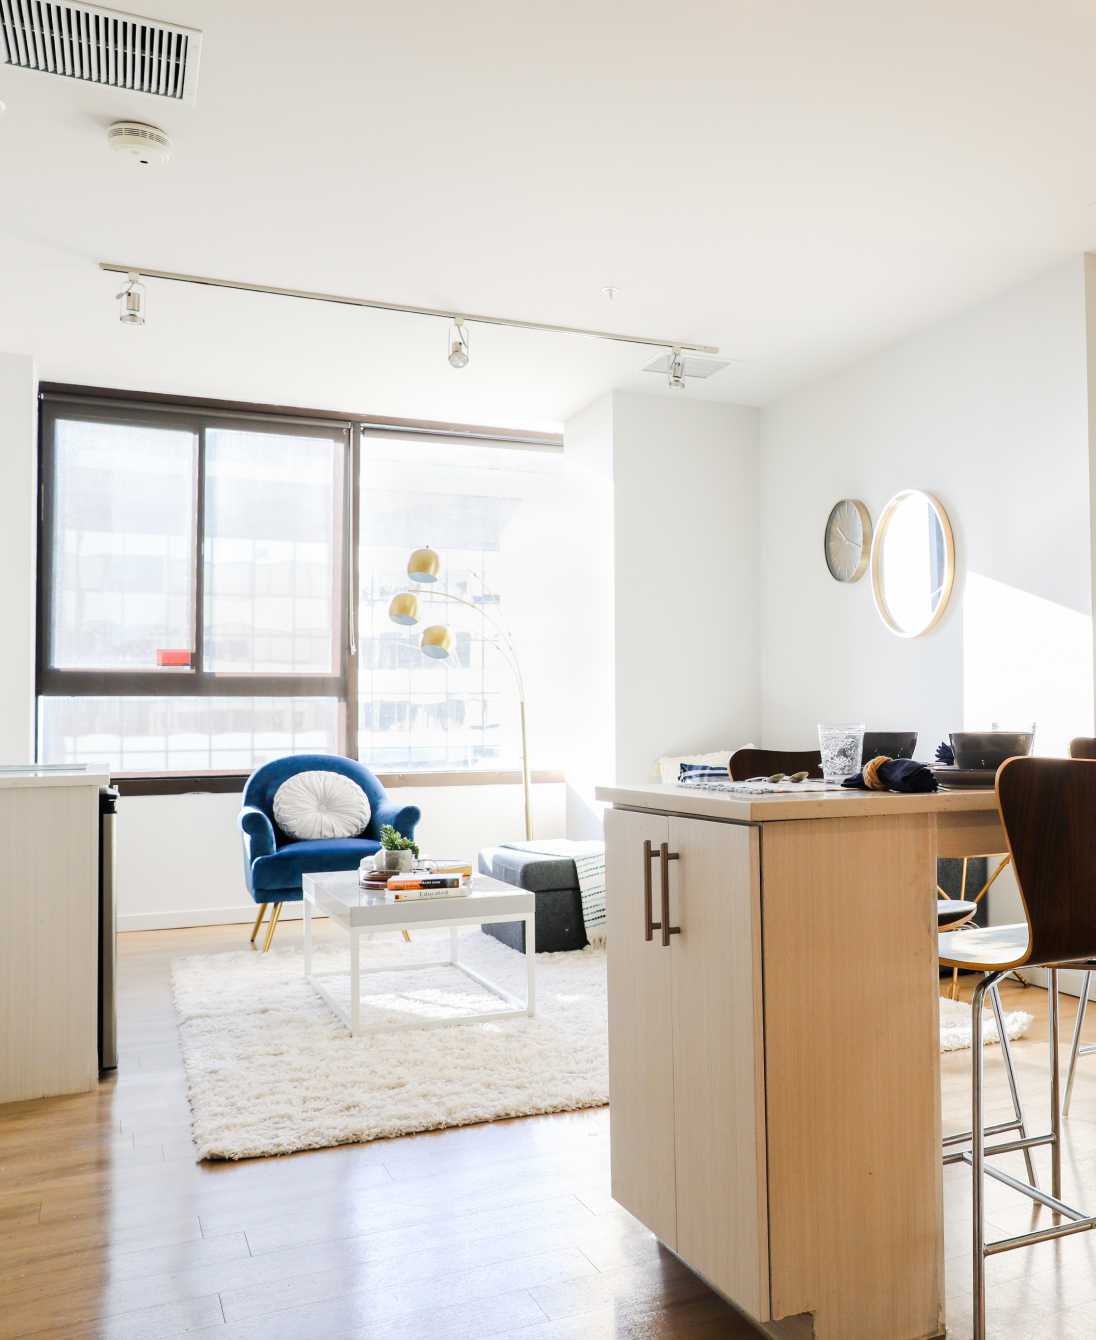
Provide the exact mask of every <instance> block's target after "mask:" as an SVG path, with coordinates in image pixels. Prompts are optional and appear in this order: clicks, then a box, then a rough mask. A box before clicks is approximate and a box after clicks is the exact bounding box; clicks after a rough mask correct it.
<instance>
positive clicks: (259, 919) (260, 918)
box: [251, 903, 270, 944]
mask: <svg viewBox="0 0 1096 1340" xmlns="http://www.w3.org/2000/svg"><path fill="white" fill-rule="evenodd" d="M269 906H270V904H269V903H260V904H259V915H258V916H257V917H256V918H255V925H254V926H252V928H251V943H252V944H254V943H255V939H256V937H257V936H258V934H259V927H260V926H261V925H262V924H263V917H265V916H266V909H267V908H268V907H269Z"/></svg>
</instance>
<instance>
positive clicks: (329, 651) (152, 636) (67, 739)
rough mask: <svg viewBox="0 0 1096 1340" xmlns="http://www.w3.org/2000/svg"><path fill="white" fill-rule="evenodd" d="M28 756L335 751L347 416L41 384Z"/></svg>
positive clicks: (123, 758) (224, 763)
mask: <svg viewBox="0 0 1096 1340" xmlns="http://www.w3.org/2000/svg"><path fill="white" fill-rule="evenodd" d="M42 432H43V440H42V482H43V489H42V499H43V516H42V564H41V575H42V590H41V595H40V601H41V618H40V639H39V640H40V647H39V676H38V678H39V712H38V718H39V747H38V753H39V757H40V758H41V759H42V760H43V761H45V762H51V763H52V762H57V763H94V764H103V765H106V766H109V767H110V768H112V769H115V770H119V771H135V772H150V771H151V772H173V771H207V770H229V769H249V768H251V767H252V766H254V764H256V763H258V762H261V761H262V760H264V759H266V758H270V757H274V756H275V755H277V754H280V753H285V752H288V751H291V750H300V749H308V750H315V751H319V752H334V751H337V750H340V749H341V748H342V746H343V743H344V730H343V724H342V722H343V716H344V709H345V703H346V701H347V693H346V681H347V674H348V658H347V655H346V646H345V644H346V630H345V619H344V612H345V610H346V608H347V592H348V590H349V587H348V580H349V579H348V572H347V556H348V554H347V545H346V534H347V528H348V509H347V505H346V481H347V479H348V470H349V461H350V434H349V428H348V427H346V426H342V425H336V426H330V425H325V424H310V423H300V422H286V423H285V424H281V423H273V422H267V421H265V420H262V419H259V418H254V419H248V418H240V419H238V420H232V419H223V418H216V417H213V416H207V415H203V414H201V413H188V412H184V411H178V410H167V409H164V410H160V409H155V410H143V409H137V408H131V407H118V408H112V407H110V406H108V405H98V404H71V403H67V402H65V401H64V400H56V401H54V400H47V401H46V403H45V406H44V411H43V419H42Z"/></svg>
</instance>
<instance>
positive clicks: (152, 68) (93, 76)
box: [0, 0, 202, 102]
mask: <svg viewBox="0 0 1096 1340" xmlns="http://www.w3.org/2000/svg"><path fill="white" fill-rule="evenodd" d="M201 50H202V34H201V33H200V32H198V31H197V30H196V29H194V28H183V27H180V26H179V24H177V23H161V22H160V20H159V19H142V18H138V17H137V15H135V14H120V13H117V12H116V11H114V10H111V9H100V8H98V6H96V5H83V4H72V3H68V4H57V3H54V0H0V61H3V62H6V63H7V64H8V65H14V66H16V67H19V68H22V69H24V70H40V71H41V72H42V73H43V74H59V75H64V76H65V77H66V78H69V79H80V80H83V82H84V83H87V84H103V85H105V86H106V87H107V88H121V89H129V90H130V91H132V92H134V93H151V94H154V95H155V96H157V97H161V98H173V99H175V100H176V101H180V102H193V101H194V98H195V95H196V94H197V91H198V58H199V56H200V55H201Z"/></svg>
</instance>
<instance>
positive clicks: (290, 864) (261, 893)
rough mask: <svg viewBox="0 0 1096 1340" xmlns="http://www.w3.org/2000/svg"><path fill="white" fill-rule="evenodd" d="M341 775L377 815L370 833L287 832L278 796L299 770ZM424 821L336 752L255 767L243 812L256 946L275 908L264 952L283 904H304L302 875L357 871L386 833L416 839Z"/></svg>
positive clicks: (290, 756) (294, 756)
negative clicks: (309, 836) (299, 835)
mask: <svg viewBox="0 0 1096 1340" xmlns="http://www.w3.org/2000/svg"><path fill="white" fill-rule="evenodd" d="M320 771H324V772H338V773H341V774H342V775H343V776H344V777H349V778H350V780H351V781H352V782H357V784H358V785H359V786H360V787H361V789H362V790H363V791H364V792H365V794H366V796H367V797H368V798H369V808H370V809H371V810H372V814H371V816H370V819H369V826H368V827H367V828H366V830H365V832H364V833H362V834H361V835H360V836H358V837H353V838H316V839H313V840H312V841H309V842H300V841H298V840H297V839H296V838H293V837H291V836H290V835H289V834H288V833H283V832H282V830H281V829H280V828H279V827H278V824H277V821H276V820H275V818H274V793H275V792H276V791H277V789H278V787H279V786H281V784H282V783H283V782H284V781H287V780H288V779H289V778H290V777H293V776H294V775H295V774H296V773H298V772H320ZM421 818H422V812H421V811H420V810H419V807H418V806H417V805H400V804H399V803H398V802H396V801H394V800H392V799H391V798H390V797H389V795H388V792H387V791H385V789H384V787H383V786H381V784H380V782H379V781H377V779H376V777H374V776H373V774H372V773H371V772H370V771H369V769H368V768H366V767H363V766H362V764H360V763H358V762H356V761H355V760H354V759H352V758H340V757H339V756H338V755H337V754H288V755H286V757H285V758H277V759H274V760H273V761H272V762H270V763H264V764H263V765H262V767H259V768H256V769H255V771H254V772H253V773H252V774H251V776H250V777H249V778H248V779H247V783H246V785H245V786H244V796H243V808H242V809H241V810H240V815H239V819H238V820H237V823H238V824H239V829H240V835H241V837H242V838H243V844H244V880H245V881H246V883H247V890H248V892H249V893H250V894H251V896H252V898H253V899H254V900H255V902H257V903H258V904H259V914H258V916H257V917H256V918H255V927H254V929H253V930H252V932H251V943H252V944H254V943H255V937H256V936H257V935H258V934H259V927H260V926H261V925H262V922H263V916H264V915H265V913H266V910H267V908H268V907H272V908H273V911H272V912H271V914H270V924H269V926H268V928H267V932H266V941H265V943H264V944H263V952H264V953H265V951H266V950H268V949H269V948H270V944H271V941H272V940H273V939H274V928H275V927H276V926H277V924H278V917H279V916H280V915H281V910H282V904H283V903H291V902H299V901H300V900H301V897H302V896H303V895H302V891H301V876H302V875H311V874H316V873H317V872H319V871H322V870H357V868H358V866H359V865H360V863H361V861H362V858H363V857H365V856H371V855H372V854H373V853H374V852H375V851H376V850H377V849H378V848H379V847H380V845H381V843H380V836H381V829H382V828H383V827H384V825H385V824H391V825H392V827H393V828H395V829H396V830H397V831H398V832H400V833H403V834H404V836H405V837H414V835H415V825H416V824H417V823H418V821H419V820H420V819H421Z"/></svg>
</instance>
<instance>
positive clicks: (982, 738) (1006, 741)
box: [948, 730, 1035, 772]
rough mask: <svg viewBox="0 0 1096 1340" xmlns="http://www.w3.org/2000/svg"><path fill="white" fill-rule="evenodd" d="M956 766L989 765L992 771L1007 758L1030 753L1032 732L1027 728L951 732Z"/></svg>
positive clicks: (985, 766)
mask: <svg viewBox="0 0 1096 1340" xmlns="http://www.w3.org/2000/svg"><path fill="white" fill-rule="evenodd" d="M948 739H950V740H951V748H952V753H954V755H955V766H956V767H957V768H989V769H992V770H993V771H994V772H996V771H997V769H998V768H999V767H1000V766H1001V764H1002V763H1003V762H1004V761H1005V759H1006V758H1016V757H1018V756H1022V755H1024V754H1030V753H1031V746H1032V744H1033V743H1034V741H1035V732H1034V731H1030V730H982V731H954V732H952V734H951V735H949V736H948Z"/></svg>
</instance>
